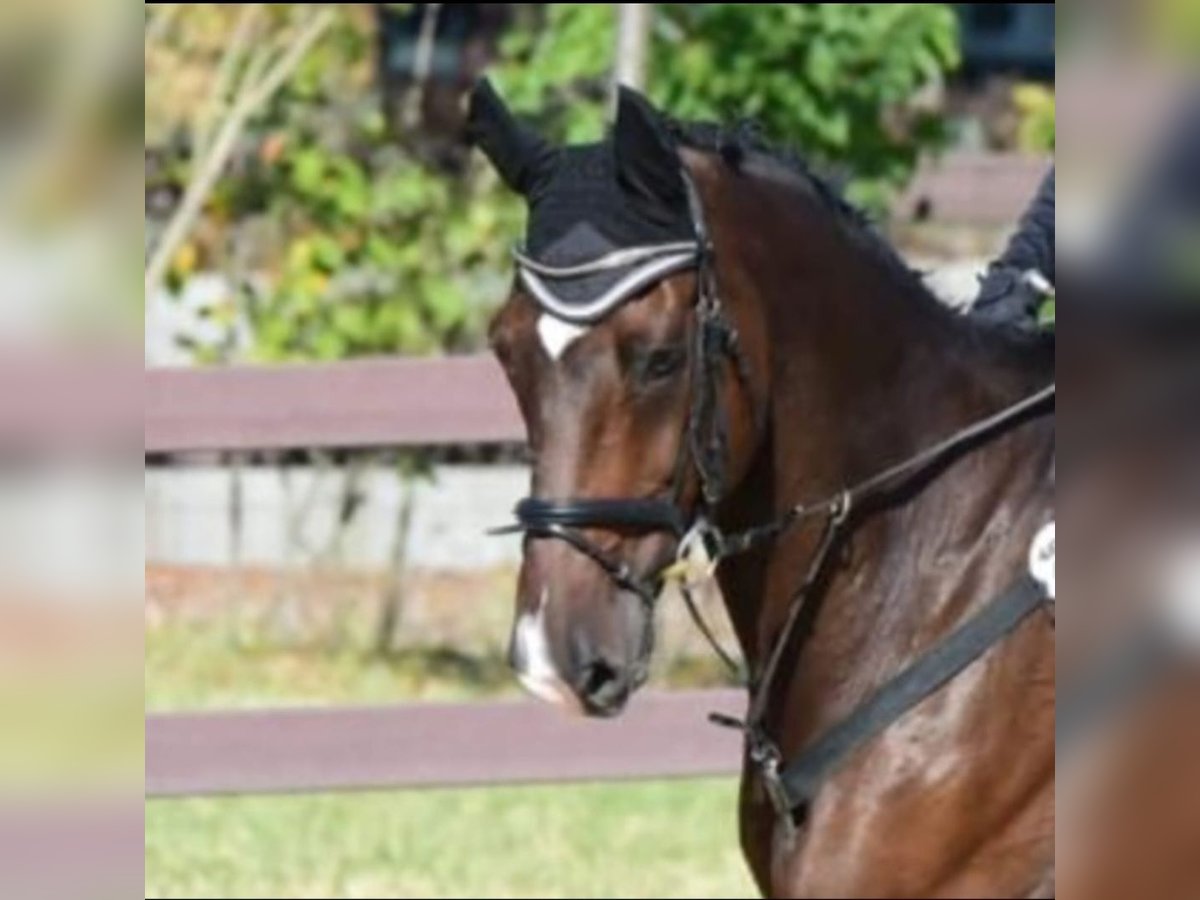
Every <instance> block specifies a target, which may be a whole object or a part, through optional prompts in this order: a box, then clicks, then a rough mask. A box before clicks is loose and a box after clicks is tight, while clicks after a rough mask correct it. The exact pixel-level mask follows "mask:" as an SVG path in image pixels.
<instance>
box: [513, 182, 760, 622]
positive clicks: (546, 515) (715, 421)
mask: <svg viewBox="0 0 1200 900" xmlns="http://www.w3.org/2000/svg"><path fill="white" fill-rule="evenodd" d="M684 184H685V186H686V188H687V196H688V205H689V208H690V211H691V218H692V225H693V228H694V230H695V235H696V237H695V240H694V241H683V242H673V243H669V244H657V245H649V246H643V247H629V248H625V249H622V250H618V251H616V252H615V253H609V254H606V255H605V256H602V257H600V258H598V259H595V260H591V261H589V262H586V263H582V264H578V265H571V266H550V265H546V264H545V263H542V262H538V261H537V260H534V259H531V258H530V257H528V256H526V255H525V254H524V253H522V252H521V251H519V250H518V251H514V252H513V256H514V259H515V261H516V265H517V275H518V278H519V280H520V282H521V284H522V285H523V286H524V287H525V288H526V290H527V291H528V292H529V293H530V294H531V295H532V296H533V298H534V299H535V300H536V301H537V302H538V304H539V305H540V306H541V307H542V308H543V309H545V310H546V311H548V312H550V313H551V314H553V315H555V316H558V317H559V318H564V319H566V320H568V321H571V322H575V323H577V324H580V323H589V324H590V323H594V322H597V321H599V320H600V319H602V318H603V317H604V316H605V315H606V314H607V313H608V312H610V311H611V310H613V309H615V308H616V307H617V306H618V305H619V304H620V303H621V302H622V301H623V300H625V299H627V298H628V297H630V296H631V295H633V294H634V293H636V292H638V291H640V290H643V289H645V288H647V287H649V286H650V285H652V284H656V283H658V282H660V281H661V280H662V279H664V278H666V277H667V276H669V275H672V274H675V273H677V272H680V271H685V270H688V269H694V270H695V272H696V295H697V296H696V306H695V309H696V328H695V332H694V339H693V341H692V346H691V348H690V352H689V367H690V374H691V385H692V389H691V401H690V408H689V411H688V415H687V418H686V419H685V421H684V425H683V428H684V439H683V441H682V442H681V448H680V453H679V456H678V458H677V460H676V463H675V470H674V475H673V477H672V487H671V491H670V493H669V494H668V495H666V496H656V497H655V496H652V497H628V498H624V497H619V498H592V497H569V498H566V499H561V500H552V499H548V498H544V497H526V498H525V499H523V500H521V501H520V502H519V503H518V504H517V506H516V508H515V509H514V511H513V512H514V515H515V517H516V520H517V521H516V522H515V523H514V524H513V525H509V526H506V527H504V528H500V529H497V531H496V532H495V533H513V532H521V533H524V534H526V535H528V536H530V537H534V538H551V539H556V540H560V541H563V542H565V543H567V544H570V545H571V546H572V547H574V548H575V549H576V550H578V551H579V552H580V553H582V554H583V555H585V556H587V557H589V558H590V559H591V560H593V561H594V562H595V563H596V564H597V565H598V566H599V567H600V568H601V569H603V570H604V571H605V572H606V573H607V574H608V576H609V577H610V578H611V579H612V580H613V581H614V582H615V583H616V584H617V585H619V586H620V587H621V588H623V589H625V590H629V591H632V592H633V593H635V594H637V595H638V596H639V597H640V598H641V599H642V601H643V602H645V603H646V604H648V605H649V604H652V603H653V602H654V598H655V597H656V596H657V595H658V593H659V588H660V587H661V583H662V573H663V570H664V569H665V568H666V567H665V566H664V567H662V568H660V569H658V570H656V571H653V572H650V573H638V572H635V571H634V570H633V568H632V567H631V566H630V565H629V564H628V563H627V562H625V561H624V560H621V559H619V558H617V557H615V556H614V555H612V554H611V553H609V552H608V551H607V550H605V549H604V548H603V547H601V546H600V545H599V544H598V543H596V542H595V541H593V540H592V539H591V538H589V537H587V536H586V535H585V534H584V533H583V529H587V528H600V529H605V530H608V531H615V532H621V533H643V534H644V533H653V532H665V533H668V534H670V535H672V536H673V537H675V538H676V540H678V541H682V539H683V537H684V536H685V534H686V533H687V532H688V531H689V529H691V528H692V527H693V524H694V522H696V521H707V518H708V516H706V514H707V513H708V512H709V511H710V510H711V509H712V508H713V507H714V506H715V505H716V503H717V501H718V500H719V498H720V497H721V494H722V492H723V490H724V484H723V481H724V461H725V454H726V447H727V444H728V438H727V422H726V419H725V415H724V411H723V409H722V406H721V404H720V403H719V402H718V398H719V395H720V387H721V379H722V375H723V372H724V362H725V361H726V360H727V359H728V360H730V361H731V362H732V363H733V366H734V371H735V372H736V373H737V375H738V378H739V380H740V381H741V382H742V385H743V387H748V386H749V379H748V374H749V367H748V365H747V363H746V360H745V357H744V356H743V355H742V352H741V349H740V346H739V343H738V338H737V332H736V330H735V329H734V327H733V325H732V324H731V323H730V322H729V320H728V319H727V318H726V317H725V315H724V312H723V310H722V308H721V303H720V300H719V298H718V296H717V292H716V273H715V270H714V261H713V248H712V243H711V241H710V240H709V236H708V229H707V227H706V226H705V222H704V215H703V208H702V207H701V204H700V198H699V194H698V193H697V191H696V188H695V185H694V184H693V183H692V180H691V178H689V177H688V176H687V174H686V172H685V173H684ZM628 266H634V269H633V271H632V272H630V273H629V274H628V275H626V276H625V277H624V278H622V279H621V280H620V281H618V282H617V283H616V284H615V285H614V286H613V287H611V288H610V289H609V290H608V291H606V292H605V293H604V294H603V295H601V296H600V297H598V298H596V299H595V300H593V301H590V302H589V303H586V304H583V305H569V306H568V305H566V304H563V303H562V302H561V301H559V300H558V299H557V298H556V296H555V294H554V292H553V290H552V288H551V287H550V285H549V284H548V282H550V283H552V282H553V281H554V280H556V279H568V278H579V277H586V276H588V275H595V274H597V273H601V272H607V271H611V270H613V269H616V268H621V267H628ZM689 457H690V459H691V462H692V464H693V467H694V468H695V471H696V473H697V475H698V476H699V481H700V495H701V499H700V502H699V507H700V508H699V510H698V513H699V515H697V514H695V513H693V514H689V512H688V511H686V510H685V503H684V497H683V491H684V482H685V477H686V475H687V469H688V466H687V463H688V459H689Z"/></svg>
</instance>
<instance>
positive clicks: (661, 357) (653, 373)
mask: <svg viewBox="0 0 1200 900" xmlns="http://www.w3.org/2000/svg"><path fill="white" fill-rule="evenodd" d="M685 358H686V354H685V353H684V350H683V348H682V347H659V348H658V349H656V350H651V351H650V353H648V354H647V355H646V359H645V363H644V364H643V366H642V372H641V374H642V377H643V380H645V381H660V380H662V379H664V378H669V377H671V376H672V375H674V374H675V373H676V372H678V371H679V370H680V369H682V368H683V363H684V359H685Z"/></svg>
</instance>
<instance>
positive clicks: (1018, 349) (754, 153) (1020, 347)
mask: <svg viewBox="0 0 1200 900" xmlns="http://www.w3.org/2000/svg"><path fill="white" fill-rule="evenodd" d="M667 126H668V129H669V131H670V133H671V136H672V137H673V138H674V139H675V141H676V142H677V143H678V144H679V145H680V146H683V147H687V148H690V149H693V150H699V151H701V152H706V153H711V154H714V155H716V156H718V157H719V158H720V159H721V160H722V162H723V163H724V164H725V165H726V166H728V167H729V168H731V169H733V170H734V171H742V170H743V167H744V166H745V164H746V163H747V162H749V161H765V162H766V163H768V164H771V165H774V166H775V167H777V168H779V169H781V170H783V171H784V172H785V173H786V174H788V175H790V176H791V177H793V178H794V179H796V181H797V182H798V184H799V186H800V187H801V188H802V189H804V190H806V191H807V192H808V193H809V194H810V195H812V196H813V197H815V198H816V200H817V201H818V203H819V204H820V205H821V207H822V208H823V209H824V210H825V211H827V212H828V213H829V214H830V216H831V218H832V220H833V221H834V223H835V224H836V225H837V226H838V227H839V228H840V229H841V230H842V232H843V233H844V234H845V235H846V236H847V237H848V238H849V240H850V241H851V242H852V243H854V244H855V245H856V246H858V247H860V248H861V249H863V250H864V251H865V252H866V253H867V254H868V255H869V256H870V257H871V258H872V259H874V260H875V261H876V262H878V263H879V264H880V265H881V266H882V267H883V268H884V269H885V270H886V271H887V272H888V273H889V274H890V275H891V276H892V278H893V279H894V280H895V283H896V286H897V287H898V288H899V289H900V291H901V293H902V294H903V295H905V296H906V297H907V298H909V299H910V300H911V301H912V302H913V303H915V304H917V305H919V306H922V307H924V308H926V309H927V310H931V311H933V312H935V314H936V315H937V316H938V317H939V318H942V319H943V320H944V321H948V322H951V323H953V325H954V326H956V328H955V330H956V331H958V332H959V333H961V334H962V335H963V336H964V340H967V341H969V342H971V343H973V344H977V345H984V346H986V347H990V348H992V349H994V350H996V351H999V352H1000V353H1001V354H1002V355H1003V354H1012V353H1017V354H1020V355H1021V356H1027V355H1034V356H1036V357H1039V358H1040V357H1044V356H1045V355H1046V353H1047V352H1050V353H1053V347H1054V336H1053V333H1052V332H1050V333H1044V332H1040V331H1038V332H1033V333H1030V332H1027V331H1025V330H1023V329H1020V328H1015V327H1013V326H1011V325H1008V324H1006V323H1003V322H991V321H986V320H982V319H979V318H977V317H974V316H969V315H964V314H960V313H957V312H955V311H954V310H953V309H951V308H950V307H949V306H947V305H946V304H945V303H943V302H942V301H941V300H939V299H938V298H937V296H936V295H934V293H933V291H932V290H930V288H929V287H928V285H926V283H925V281H924V279H923V277H922V273H921V272H919V271H917V270H915V269H913V268H912V267H911V266H910V265H909V264H908V263H907V262H906V261H905V260H904V258H903V257H901V256H900V254H899V253H898V252H897V251H896V248H895V247H894V246H893V245H892V243H891V242H890V241H889V240H888V239H887V238H886V237H885V236H884V235H883V234H882V232H881V231H880V229H879V227H878V226H877V224H876V222H875V221H874V219H873V218H872V217H871V216H870V215H869V214H868V213H867V212H866V211H864V210H863V209H862V208H861V207H859V206H857V205H855V204H854V203H851V202H850V201H849V200H847V199H846V197H845V194H844V193H843V192H842V189H841V187H840V186H838V185H836V184H835V183H834V181H833V180H832V179H831V178H830V177H829V176H827V175H823V174H821V173H820V172H818V171H817V170H816V169H815V168H814V167H813V166H812V165H811V164H810V163H809V162H808V160H807V159H805V158H804V157H803V156H802V155H801V154H800V153H799V152H797V151H796V150H795V149H794V148H792V147H790V146H787V145H781V144H776V143H772V142H771V141H769V140H768V139H767V138H766V137H765V135H764V133H763V129H762V127H761V126H760V125H759V124H758V123H757V122H755V121H754V120H752V119H742V120H739V121H737V122H735V123H734V124H732V125H722V124H718V123H715V122H703V121H685V120H680V119H668V120H667Z"/></svg>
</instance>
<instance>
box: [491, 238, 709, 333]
mask: <svg viewBox="0 0 1200 900" xmlns="http://www.w3.org/2000/svg"><path fill="white" fill-rule="evenodd" d="M699 257H700V245H699V243H698V242H696V241H677V242H674V243H670V244H655V245H650V246H643V247H627V248H624V249H622V250H617V251H615V252H613V253H607V254H605V255H604V256H601V257H599V258H598V259H594V260H589V261H588V262H584V263H579V264H576V265H570V266H552V265H548V264H546V263H542V262H538V261H537V260H534V259H531V258H530V257H528V256H526V255H525V254H524V253H522V252H521V251H520V250H513V258H514V259H515V260H516V263H517V278H518V279H519V281H520V283H521V286H522V287H524V288H525V290H526V291H528V292H529V294H530V295H531V296H532V297H533V299H534V300H535V301H537V303H538V305H539V306H541V307H542V309H544V310H546V311H547V312H549V313H553V314H554V315H555V316H557V317H558V318H560V319H564V320H566V321H568V322H573V323H575V324H579V325H590V324H593V323H595V322H597V321H599V320H600V319H602V318H604V316H606V315H607V314H608V313H609V312H611V311H612V310H613V309H614V308H615V307H616V306H618V305H619V304H621V303H623V302H624V301H626V300H628V299H629V298H630V297H632V296H634V295H635V294H637V293H638V292H639V291H641V290H643V289H644V288H646V287H648V286H650V285H651V284H654V283H656V282H658V281H661V280H662V279H663V278H666V277H667V276H668V275H673V274H674V273H676V272H680V271H683V270H684V269H690V268H693V267H694V266H695V265H696V263H697V261H698V260H699ZM623 268H630V269H631V271H629V272H628V273H627V274H626V275H624V276H623V277H621V278H620V279H618V280H617V282H616V283H615V284H613V285H612V286H611V287H609V288H608V290H606V291H604V292H603V293H602V294H600V295H599V296H598V297H596V298H594V299H592V300H589V301H588V302H586V303H578V302H576V303H570V302H567V301H566V300H563V299H561V298H560V297H559V296H558V295H557V294H556V293H555V291H554V289H553V287H552V284H553V282H555V281H565V280H569V279H573V278H584V277H587V276H589V275H596V274H599V273H602V272H610V271H613V270H615V269H623Z"/></svg>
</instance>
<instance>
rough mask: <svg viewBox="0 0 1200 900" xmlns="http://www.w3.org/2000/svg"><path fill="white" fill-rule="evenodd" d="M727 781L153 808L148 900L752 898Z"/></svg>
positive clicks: (221, 801) (215, 801) (149, 811)
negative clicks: (192, 899) (284, 899)
mask: <svg viewBox="0 0 1200 900" xmlns="http://www.w3.org/2000/svg"><path fill="white" fill-rule="evenodd" d="M735 797H736V785H735V783H734V782H733V781H732V780H729V779H719V780H686V781H672V782H647V783H641V784H621V785H617V784H594V785H571V786H552V787H541V786H539V787H527V788H509V787H505V788H487V789H470V790H452V791H443V790H438V791H404V792H399V791H397V792H377V793H364V794H321V795H317V794H313V795H298V796H286V797H248V798H206V799H189V800H158V801H151V802H149V803H148V804H147V807H146V892H147V896H151V897H746V896H754V895H755V891H754V888H753V885H752V883H751V881H750V879H749V875H748V874H747V871H746V868H745V864H744V863H743V861H742V857H741V853H740V851H739V849H738V845H737V839H736V811H735V810H736V804H735Z"/></svg>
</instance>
